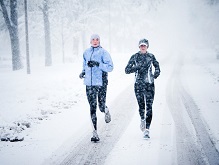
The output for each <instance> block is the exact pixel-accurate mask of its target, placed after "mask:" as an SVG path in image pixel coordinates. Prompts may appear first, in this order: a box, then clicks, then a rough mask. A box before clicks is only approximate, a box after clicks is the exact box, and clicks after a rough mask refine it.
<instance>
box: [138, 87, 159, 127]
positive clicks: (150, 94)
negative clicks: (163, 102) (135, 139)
mask: <svg viewBox="0 0 219 165" xmlns="http://www.w3.org/2000/svg"><path fill="white" fill-rule="evenodd" d="M154 93H155V90H154V83H152V84H149V83H145V84H142V85H139V84H137V83H136V84H135V96H136V98H137V101H138V105H139V115H140V117H141V119H145V101H146V128H147V129H149V127H150V125H151V120H152V105H153V101H154Z"/></svg>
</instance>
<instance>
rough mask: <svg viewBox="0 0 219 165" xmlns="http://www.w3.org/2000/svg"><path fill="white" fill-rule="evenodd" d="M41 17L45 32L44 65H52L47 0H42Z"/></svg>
mask: <svg viewBox="0 0 219 165" xmlns="http://www.w3.org/2000/svg"><path fill="white" fill-rule="evenodd" d="M43 19H44V32H45V65H46V66H51V65H52V55H51V39H50V24H49V11H48V0H44V1H43Z"/></svg>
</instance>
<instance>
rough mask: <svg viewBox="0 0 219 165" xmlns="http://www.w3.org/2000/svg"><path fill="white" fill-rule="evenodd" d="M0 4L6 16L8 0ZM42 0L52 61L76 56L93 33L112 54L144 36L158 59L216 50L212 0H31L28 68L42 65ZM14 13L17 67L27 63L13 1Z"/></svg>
mask: <svg viewBox="0 0 219 165" xmlns="http://www.w3.org/2000/svg"><path fill="white" fill-rule="evenodd" d="M3 3H4V4H5V6H6V8H7V11H8V13H9V17H10V2H9V1H8V0H3ZM45 3H46V4H47V7H48V20H49V27H50V28H47V30H48V29H49V30H50V37H49V40H50V42H51V60H52V62H51V65H54V64H56V63H66V62H75V61H77V60H78V59H81V58H82V53H83V51H84V50H85V49H86V48H88V47H89V46H90V43H89V42H90V41H89V38H90V35H91V34H93V33H97V34H99V35H100V40H101V45H102V47H104V48H105V49H106V50H108V51H109V52H110V54H111V56H112V58H114V57H117V56H128V57H130V56H131V55H132V54H134V53H135V52H136V51H138V46H137V45H138V41H139V40H140V39H141V38H147V39H148V40H149V44H150V48H149V51H151V52H153V53H154V54H156V55H157V56H158V58H165V57H166V56H168V53H169V52H171V51H173V48H174V49H183V50H185V49H189V48H193V49H204V48H205V49H206V48H207V49H213V50H215V51H217V50H218V45H219V19H218V13H219V3H218V1H217V0H192V1H190V0H183V1H180V0H120V1H117V0H95V1H94V0H65V1H57V0H31V1H27V14H28V31H29V33H28V35H29V56H30V68H31V65H33V64H36V63H37V64H40V65H42V66H44V65H45V62H44V61H45V56H46V53H45V52H46V51H45V47H48V46H47V45H46V42H45V33H46V32H45V30H44V27H45V26H46V25H45V23H44V15H43V10H44V4H45ZM2 11H3V10H2V8H0V68H12V64H11V63H12V62H11V61H12V53H11V41H10V37H9V31H8V27H7V26H6V23H5V18H4V17H3V13H2ZM17 11H18V34H19V35H18V36H19V42H20V58H21V63H22V67H21V69H22V68H24V67H26V61H25V60H26V39H25V11H24V1H22V0H19V1H17ZM176 55H177V54H176ZM49 66H50V65H49ZM18 69H20V68H18ZM15 70H17V69H15Z"/></svg>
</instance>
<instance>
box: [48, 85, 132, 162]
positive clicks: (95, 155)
mask: <svg viewBox="0 0 219 165" xmlns="http://www.w3.org/2000/svg"><path fill="white" fill-rule="evenodd" d="M132 93H133V91H132V87H128V88H127V89H126V90H125V91H124V92H122V93H121V95H118V96H117V98H115V100H114V104H113V105H109V107H110V110H111V111H112V112H111V115H112V121H111V122H110V123H109V124H106V125H104V126H102V127H101V126H99V127H100V129H98V132H99V136H100V142H98V143H91V142H90V138H91V134H90V133H88V134H87V135H85V137H83V138H82V139H81V140H80V141H79V142H78V143H77V144H76V145H75V146H72V147H71V149H70V150H69V152H68V153H66V156H65V157H63V158H64V160H55V162H52V164H64V165H67V164H104V161H105V159H106V157H107V156H108V154H109V153H110V151H111V150H112V148H113V147H114V145H115V143H116V142H117V141H118V139H119V137H120V136H121V134H122V133H123V131H124V130H125V129H126V128H127V126H128V124H129V122H130V120H131V119H132V116H133V113H134V112H135V111H134V110H133V111H128V109H135V108H134V107H133V105H135V104H134V103H133V102H135V98H131V99H130V96H132ZM120 98H123V99H122V100H120ZM118 100H120V101H119V102H118ZM127 100H129V101H128V102H127ZM130 100H132V101H130ZM99 123H100V122H99ZM63 158H61V159H63Z"/></svg>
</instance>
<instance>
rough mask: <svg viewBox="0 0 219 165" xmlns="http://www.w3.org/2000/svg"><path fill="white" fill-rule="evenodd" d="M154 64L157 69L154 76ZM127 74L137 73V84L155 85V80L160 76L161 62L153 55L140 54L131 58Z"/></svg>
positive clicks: (126, 70)
mask: <svg viewBox="0 0 219 165" xmlns="http://www.w3.org/2000/svg"><path fill="white" fill-rule="evenodd" d="M152 64H153V66H154V68H155V72H154V74H153V73H152ZM125 73H126V74H130V73H135V78H136V82H135V83H140V84H142V83H153V82H154V78H157V77H158V76H159V74H160V67H159V62H158V61H157V60H156V58H155V56H154V55H153V54H151V53H145V54H141V53H140V52H138V53H136V54H134V55H132V57H131V58H130V60H129V62H128V64H127V66H126V68H125ZM155 74H156V77H155Z"/></svg>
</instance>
